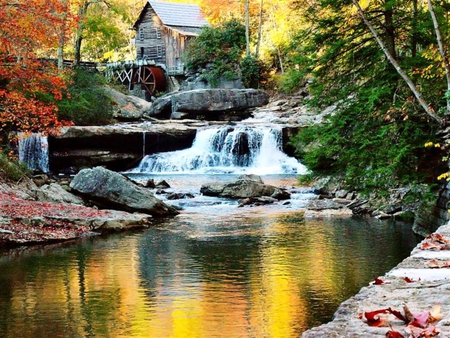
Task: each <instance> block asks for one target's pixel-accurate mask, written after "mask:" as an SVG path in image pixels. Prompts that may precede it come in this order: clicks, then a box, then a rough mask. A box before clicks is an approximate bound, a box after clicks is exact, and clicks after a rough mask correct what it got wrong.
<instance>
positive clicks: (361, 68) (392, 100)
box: [284, 1, 446, 191]
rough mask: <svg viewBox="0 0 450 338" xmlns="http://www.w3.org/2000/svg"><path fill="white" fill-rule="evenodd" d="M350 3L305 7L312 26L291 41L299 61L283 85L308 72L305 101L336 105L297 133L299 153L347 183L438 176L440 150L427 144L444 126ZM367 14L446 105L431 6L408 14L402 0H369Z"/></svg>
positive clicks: (367, 185)
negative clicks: (386, 0)
mask: <svg viewBox="0 0 450 338" xmlns="http://www.w3.org/2000/svg"><path fill="white" fill-rule="evenodd" d="M352 6H353V5H352V4H351V3H349V2H348V1H333V2H330V1H317V2H316V3H315V5H314V6H311V8H308V10H307V11H306V12H307V13H310V15H311V25H312V27H311V28H310V29H309V30H308V31H307V32H306V31H305V32H304V33H303V35H301V34H300V35H299V36H298V38H299V37H303V38H304V39H303V40H302V41H301V43H300V42H299V44H298V45H297V46H296V45H295V43H293V45H292V46H291V48H292V55H293V56H292V58H291V61H292V64H296V63H298V64H299V65H300V67H298V72H290V73H288V75H289V76H288V77H285V82H284V88H286V90H289V91H292V90H295V88H296V87H295V84H296V82H297V81H298V82H302V81H304V78H305V77H308V78H311V79H312V81H311V83H309V85H308V89H309V91H310V94H311V99H310V100H309V101H308V104H309V105H311V106H312V107H313V108H314V109H317V110H319V111H321V110H323V109H325V108H326V107H329V106H335V108H334V111H333V113H332V114H331V115H330V116H329V117H328V119H327V120H326V123H324V124H322V125H315V126H312V127H309V128H307V129H305V130H303V131H302V133H301V134H299V135H298V136H297V137H296V138H295V140H294V141H293V142H294V144H295V145H296V147H297V153H298V155H299V156H301V157H302V158H303V162H304V163H305V164H306V165H307V166H308V167H309V168H310V169H311V170H313V172H314V173H315V174H316V175H327V174H330V173H333V174H334V175H336V176H339V177H342V179H343V182H342V183H344V184H345V185H346V186H347V187H349V188H354V189H362V190H365V191H372V190H374V189H375V190H380V191H381V190H384V191H386V190H388V189H390V188H392V187H395V186H396V185H399V184H414V183H420V182H425V181H426V182H433V181H435V180H436V177H437V174H436V173H438V172H439V170H440V166H442V165H443V163H442V162H440V158H442V155H443V154H442V152H441V153H439V150H436V149H435V150H434V151H429V150H427V149H425V148H424V144H425V143H426V142H429V141H431V142H437V141H438V139H437V137H436V132H437V130H438V128H439V126H438V125H436V124H435V123H434V122H433V121H431V120H429V119H428V116H427V115H426V114H425V113H424V112H423V110H422V109H421V107H420V106H419V105H418V104H417V103H416V100H415V98H414V96H413V95H412V93H411V91H410V89H409V88H408V86H407V85H406V83H405V82H404V81H403V79H401V78H400V77H399V75H398V74H397V72H396V70H395V69H394V68H393V67H392V66H391V65H390V64H389V62H388V61H387V59H386V57H385V55H384V54H383V52H382V50H381V49H380V47H379V46H378V44H377V43H376V41H375V40H374V39H373V37H372V36H371V34H370V31H369V30H368V28H367V27H366V26H365V25H364V23H363V22H362V20H360V18H359V17H358V16H354V15H350V13H351V10H352ZM365 13H366V15H367V17H368V18H369V20H371V23H372V25H373V26H374V27H375V29H376V30H377V32H378V33H379V34H380V36H381V37H383V39H384V41H385V43H386V44H387V45H388V47H389V46H390V47H391V48H392V49H393V51H394V52H395V57H396V58H397V62H399V63H400V65H401V67H402V69H404V70H406V71H407V73H408V74H410V76H411V77H412V79H413V80H414V82H415V83H416V85H417V86H418V88H420V90H421V93H422V94H423V97H424V98H425V100H426V101H427V102H432V103H433V108H434V109H435V111H436V112H439V111H440V108H441V107H443V106H445V100H443V99H442V98H443V97H444V95H445V92H446V82H445V79H444V78H443V72H442V68H441V65H439V64H438V63H436V60H435V58H434V57H432V55H436V48H435V46H434V45H433V42H434V43H435V38H434V31H433V29H432V26H430V20H429V16H428V15H427V13H426V12H420V13H419V14H417V16H411V15H410V13H411V3H410V2H405V1H399V2H396V5H395V6H394V7H392V6H391V5H389V4H388V3H384V4H383V3H378V2H377V3H371V4H370V6H369V7H368V8H365ZM390 25H394V29H393V30H389V27H390ZM305 37H307V39H306V38H305ZM300 51H301V52H302V55H303V56H299V54H298V53H299V52H300ZM304 56H308V58H305V57H304ZM436 59H438V58H436Z"/></svg>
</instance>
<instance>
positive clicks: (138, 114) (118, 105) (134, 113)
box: [105, 87, 152, 121]
mask: <svg viewBox="0 0 450 338" xmlns="http://www.w3.org/2000/svg"><path fill="white" fill-rule="evenodd" d="M105 92H106V94H107V95H108V96H109V98H110V99H111V100H112V101H113V102H114V104H113V107H114V108H113V109H114V111H113V116H114V117H115V118H116V119H118V120H124V121H138V120H141V119H142V116H143V115H144V114H145V113H147V112H148V111H150V109H151V107H152V104H151V103H150V102H148V101H145V100H143V99H141V98H139V97H137V96H133V95H125V94H122V93H121V92H119V91H117V90H115V89H112V88H110V87H106V88H105Z"/></svg>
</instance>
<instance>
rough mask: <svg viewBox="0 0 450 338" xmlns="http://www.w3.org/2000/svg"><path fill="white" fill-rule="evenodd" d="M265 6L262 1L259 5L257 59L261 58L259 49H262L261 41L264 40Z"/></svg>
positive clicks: (262, 0)
mask: <svg viewBox="0 0 450 338" xmlns="http://www.w3.org/2000/svg"><path fill="white" fill-rule="evenodd" d="M263 6H264V0H261V1H260V3H259V23H258V41H257V43H256V52H255V54H256V58H258V57H259V49H260V48H261V40H262V21H263Z"/></svg>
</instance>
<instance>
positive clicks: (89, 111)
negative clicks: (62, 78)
mask: <svg viewBox="0 0 450 338" xmlns="http://www.w3.org/2000/svg"><path fill="white" fill-rule="evenodd" d="M104 85H105V79H104V78H103V77H102V76H101V75H100V74H97V73H93V72H89V71H87V70H84V69H82V68H78V69H76V70H75V71H74V73H73V77H72V83H71V84H70V85H69V91H68V95H67V97H65V98H64V99H63V100H61V101H60V102H58V109H59V112H58V118H59V119H60V120H68V121H72V122H74V123H75V125H79V126H89V125H104V124H108V123H110V122H111V121H112V111H113V110H112V101H111V99H110V98H109V97H108V96H107V95H106V93H105V91H104Z"/></svg>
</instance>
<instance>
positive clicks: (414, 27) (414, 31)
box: [411, 0, 419, 59]
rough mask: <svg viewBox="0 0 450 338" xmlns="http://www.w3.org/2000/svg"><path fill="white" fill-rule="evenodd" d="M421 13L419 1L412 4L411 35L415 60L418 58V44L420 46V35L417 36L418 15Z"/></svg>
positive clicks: (412, 52)
mask: <svg viewBox="0 0 450 338" xmlns="http://www.w3.org/2000/svg"><path fill="white" fill-rule="evenodd" d="M418 13H419V8H418V4H417V0H413V4H412V25H411V29H412V34H411V56H412V57H413V59H414V58H415V57H416V56H417V44H418V40H419V37H418V34H417V15H418Z"/></svg>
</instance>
